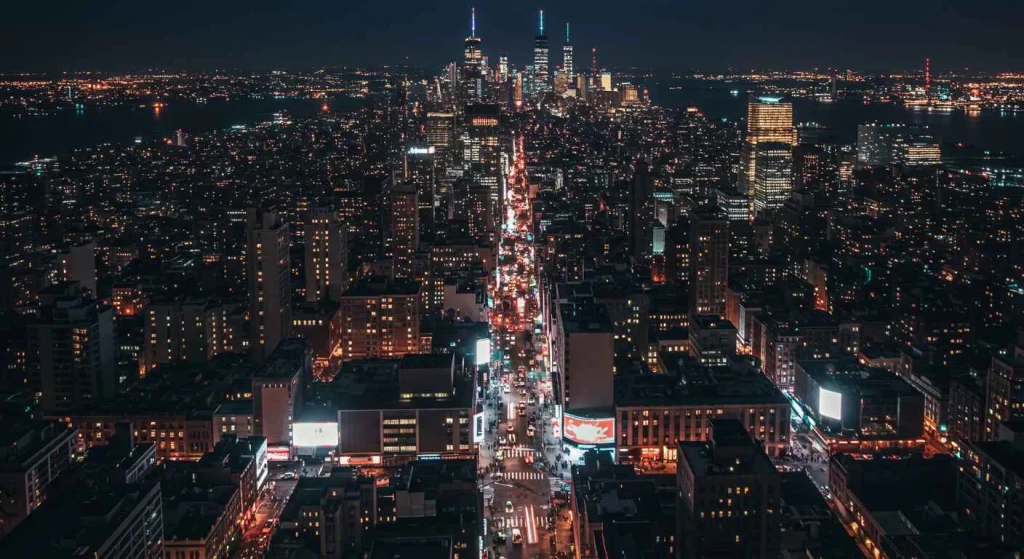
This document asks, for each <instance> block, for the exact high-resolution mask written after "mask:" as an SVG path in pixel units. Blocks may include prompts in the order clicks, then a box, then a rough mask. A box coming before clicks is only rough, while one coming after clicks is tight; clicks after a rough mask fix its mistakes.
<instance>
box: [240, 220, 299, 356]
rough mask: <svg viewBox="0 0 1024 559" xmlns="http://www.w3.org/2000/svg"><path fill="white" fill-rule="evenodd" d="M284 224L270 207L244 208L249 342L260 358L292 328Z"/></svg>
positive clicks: (290, 287)
mask: <svg viewBox="0 0 1024 559" xmlns="http://www.w3.org/2000/svg"><path fill="white" fill-rule="evenodd" d="M288 244H289V237H288V224H287V223H284V222H283V221H281V217H280V215H278V213H277V211H275V210H273V209H260V208H249V209H248V210H247V211H246V253H245V259H246V268H247V269H246V273H247V276H248V280H249V325H250V333H249V346H250V347H251V348H252V353H253V357H254V358H255V359H256V360H257V361H260V360H262V359H263V358H264V357H265V356H267V355H269V354H270V352H272V351H274V348H276V347H277V344H279V343H280V342H281V340H283V339H284V338H287V337H289V335H290V334H291V329H292V305H291V297H292V277H291V262H290V260H289V254H288V253H289V250H288Z"/></svg>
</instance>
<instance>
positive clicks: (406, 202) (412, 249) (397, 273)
mask: <svg viewBox="0 0 1024 559" xmlns="http://www.w3.org/2000/svg"><path fill="white" fill-rule="evenodd" d="M388 198H389V200H388V204H389V208H390V212H391V219H390V224H391V229H390V242H391V254H392V275H393V277H395V278H405V279H408V278H411V277H412V276H413V263H412V261H413V255H415V254H416V251H417V250H419V244H420V220H419V203H418V201H417V193H416V185H415V184H397V185H392V186H391V188H390V189H389V192H388Z"/></svg>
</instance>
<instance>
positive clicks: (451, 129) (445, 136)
mask: <svg viewBox="0 0 1024 559" xmlns="http://www.w3.org/2000/svg"><path fill="white" fill-rule="evenodd" d="M454 141H455V115H454V114H452V113H442V112H429V113H427V148H428V149H429V148H434V149H435V150H437V151H442V152H444V151H447V150H448V149H449V148H450V147H451V146H452V143H453V142H454Z"/></svg>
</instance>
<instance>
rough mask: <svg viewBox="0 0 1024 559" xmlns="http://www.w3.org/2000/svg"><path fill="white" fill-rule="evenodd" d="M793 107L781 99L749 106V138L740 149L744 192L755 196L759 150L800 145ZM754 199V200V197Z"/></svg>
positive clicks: (753, 99)
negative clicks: (769, 145)
mask: <svg viewBox="0 0 1024 559" xmlns="http://www.w3.org/2000/svg"><path fill="white" fill-rule="evenodd" d="M796 141H797V133H796V127H794V126H793V104H792V103H789V102H783V101H782V99H781V98H779V97H754V96H753V95H751V97H750V99H749V101H748V102H747V135H746V138H745V139H744V141H743V146H742V148H741V149H740V174H739V184H738V188H739V190H740V192H745V193H746V194H747V195H748V196H751V195H752V193H753V192H752V191H753V186H754V179H755V178H756V177H757V146H758V144H762V143H781V144H788V145H790V146H794V145H796ZM751 198H753V197H752V196H751Z"/></svg>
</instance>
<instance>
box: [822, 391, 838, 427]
mask: <svg viewBox="0 0 1024 559" xmlns="http://www.w3.org/2000/svg"><path fill="white" fill-rule="evenodd" d="M818 413H819V414H820V415H821V416H822V417H829V418H832V419H838V420H842V419H843V395H842V394H840V393H839V392H832V391H831V390H825V389H824V388H819V389H818Z"/></svg>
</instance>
